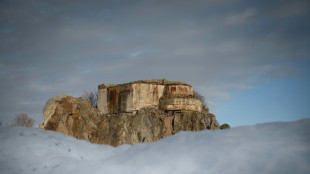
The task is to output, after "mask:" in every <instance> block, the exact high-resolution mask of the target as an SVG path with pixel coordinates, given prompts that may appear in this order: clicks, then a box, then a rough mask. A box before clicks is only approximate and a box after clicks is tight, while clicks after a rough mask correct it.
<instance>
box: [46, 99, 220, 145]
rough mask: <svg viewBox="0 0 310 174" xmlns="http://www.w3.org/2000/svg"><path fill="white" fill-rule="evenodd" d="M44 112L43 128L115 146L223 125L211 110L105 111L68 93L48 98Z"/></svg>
mask: <svg viewBox="0 0 310 174" xmlns="http://www.w3.org/2000/svg"><path fill="white" fill-rule="evenodd" d="M43 114H44V123H43V124H42V125H40V128H43V129H45V130H54V131H59V132H62V133H64V134H67V135H70V136H74V137H76V138H79V139H85V140H87V141H90V142H92V143H98V144H108V145H112V146H118V145H121V144H137V143H141V142H154V141H157V140H160V139H162V138H164V137H167V136H170V135H173V134H175V133H177V132H179V131H181V130H184V131H198V130H204V129H211V130H215V129H220V128H221V127H220V125H219V123H218V122H217V120H216V118H215V116H214V115H213V114H211V113H209V112H208V111H202V112H197V111H183V112H172V111H170V112H164V111H162V110H158V109H157V108H155V107H145V108H142V109H141V110H140V111H139V112H138V113H136V114H135V115H133V114H132V113H119V114H112V115H108V114H105V115H102V114H100V113H99V111H98V110H97V109H96V108H94V107H92V106H91V104H90V103H89V102H88V101H86V100H84V99H82V98H74V97H71V96H66V95H61V96H57V97H54V98H51V99H49V100H48V102H47V103H46V105H45V107H44V110H43Z"/></svg>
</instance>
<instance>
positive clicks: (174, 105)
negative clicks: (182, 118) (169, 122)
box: [159, 96, 202, 112]
mask: <svg viewBox="0 0 310 174" xmlns="http://www.w3.org/2000/svg"><path fill="white" fill-rule="evenodd" d="M159 109H161V110H164V111H198V112H200V111H202V102H201V101H200V100H199V99H197V98H194V97H182V96H178V97H163V98H161V99H160V100H159Z"/></svg>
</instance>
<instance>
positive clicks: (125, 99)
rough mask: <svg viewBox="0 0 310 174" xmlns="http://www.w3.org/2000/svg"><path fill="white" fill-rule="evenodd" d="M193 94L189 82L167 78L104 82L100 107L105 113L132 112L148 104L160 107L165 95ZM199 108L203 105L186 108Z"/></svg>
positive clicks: (100, 96) (99, 99)
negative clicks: (160, 101)
mask: <svg viewBox="0 0 310 174" xmlns="http://www.w3.org/2000/svg"><path fill="white" fill-rule="evenodd" d="M193 94H194V90H193V88H192V87H191V86H190V85H189V84H187V83H184V82H175V81H167V80H142V81H136V82H129V83H125V84H119V85H113V84H102V85H99V86H98V109H99V111H100V112H102V113H103V114H107V113H110V114H113V113H121V112H124V113H128V112H131V113H132V112H135V111H138V110H140V109H141V108H143V107H147V106H157V107H158V106H159V100H160V98H162V97H164V96H174V95H188V96H193ZM184 101H185V100H184ZM196 104H198V103H197V102H196ZM171 105H175V103H172V104H171ZM162 108H165V107H162ZM199 108H201V107H198V109H197V107H188V108H187V109H186V110H193V111H200V110H201V109H199Z"/></svg>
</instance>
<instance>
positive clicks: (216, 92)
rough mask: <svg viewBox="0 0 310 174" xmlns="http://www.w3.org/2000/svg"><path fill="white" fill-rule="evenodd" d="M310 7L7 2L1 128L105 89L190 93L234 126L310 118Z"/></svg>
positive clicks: (254, 1)
mask: <svg viewBox="0 0 310 174" xmlns="http://www.w3.org/2000/svg"><path fill="white" fill-rule="evenodd" d="M309 19H310V2H309V1H307V0H295V1H289V0H281V1H277V0H192V1H187V0H169V1H167V0H165V1H163V0H158V1H155V0H132V1H120V0H119V1H117V0H113V1H112V0H111V1H109V0H107V1H99V0H98V1H97V0H93V1H82V0H68V1H62V0H46V1H40V0H29V1H23V0H1V1H0V96H1V98H0V121H1V122H2V123H4V124H5V123H11V122H12V121H13V120H14V117H15V115H16V114H19V113H27V114H28V115H29V116H30V117H31V118H33V119H35V121H36V124H40V123H41V122H43V113H42V110H43V107H44V105H45V103H46V101H47V100H48V99H49V98H51V97H54V96H57V95H61V94H67V95H71V96H74V97H79V96H81V95H82V94H83V93H84V92H85V91H90V90H96V89H97V86H98V85H100V84H102V83H114V84H119V83H125V82H129V81H134V80H141V79H162V78H165V79H168V80H178V81H184V82H187V83H190V84H191V85H192V86H193V87H194V89H195V90H197V91H198V92H199V93H201V94H202V95H203V96H204V97H205V99H206V102H207V105H208V107H209V108H210V111H211V112H212V113H214V114H215V115H216V117H217V120H218V121H219V122H220V123H221V124H223V123H228V124H231V126H233V127H234V126H240V125H253V124H257V123H263V122H270V121H292V120H298V119H301V118H310V109H309V107H308V104H309V103H310V101H309V98H310V92H309V89H310V56H309V55H310V22H309Z"/></svg>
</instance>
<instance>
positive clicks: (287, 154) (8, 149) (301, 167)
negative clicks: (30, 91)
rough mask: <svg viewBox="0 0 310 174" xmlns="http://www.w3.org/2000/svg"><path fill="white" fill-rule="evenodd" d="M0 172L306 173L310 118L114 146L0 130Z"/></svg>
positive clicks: (309, 154) (20, 130)
mask: <svg viewBox="0 0 310 174" xmlns="http://www.w3.org/2000/svg"><path fill="white" fill-rule="evenodd" d="M0 140H1V142H0V173H1V174H23V173H38V174H44V173H57V174H61V173H66V174H68V173H72V174H78V173H81V174H85V173H88V174H91V173H98V174H99V173H100V174H102V173H105V174H109V173H116V174H118V173H133V174H140V173H141V174H153V173H160V174H162V173H169V174H171V173H176V174H181V173H199V174H201V173H212V174H217V173H219V174H225V173H230V174H231V173H238V174H241V173H247V174H249V173H251V174H255V173H257V174H265V173H272V174H276V173H279V174H285V173H290V174H291V173H294V174H296V173H305V174H306V173H307V174H309V173H310V119H305V120H300V121H297V122H290V123H280V122H277V123H267V124H261V125H256V126H245V127H237V128H233V129H228V130H227V129H226V130H218V131H209V130H206V131H200V132H180V133H178V134H176V135H174V136H170V137H168V138H165V139H163V140H161V141H158V142H155V143H151V144H138V145H133V146H131V145H123V146H120V147H117V148H113V147H110V146H106V145H96V144H90V143H88V142H86V141H83V140H77V139H75V138H72V137H68V136H66V135H63V134H61V133H58V132H52V131H44V130H41V129H36V128H18V127H0Z"/></svg>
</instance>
